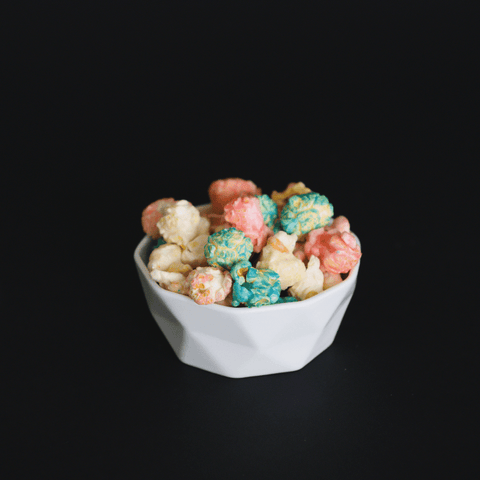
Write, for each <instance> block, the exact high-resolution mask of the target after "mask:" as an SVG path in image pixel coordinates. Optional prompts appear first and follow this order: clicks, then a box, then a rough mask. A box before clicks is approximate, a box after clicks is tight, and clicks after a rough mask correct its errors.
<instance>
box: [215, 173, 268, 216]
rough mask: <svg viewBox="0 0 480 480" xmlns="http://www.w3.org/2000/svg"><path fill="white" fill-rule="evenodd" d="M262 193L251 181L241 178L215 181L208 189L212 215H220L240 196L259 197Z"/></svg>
mask: <svg viewBox="0 0 480 480" xmlns="http://www.w3.org/2000/svg"><path fill="white" fill-rule="evenodd" d="M261 193H262V191H261V190H260V189H259V188H258V187H257V186H256V185H255V184H254V183H253V182H252V181H251V180H243V179H241V178H226V179H225V180H216V181H215V182H212V183H211V184H210V187H209V188H208V196H209V197H210V202H211V204H212V211H213V213H222V212H223V208H224V207H225V205H226V204H227V203H229V202H231V201H232V200H234V199H235V198H238V197H240V196H242V195H260V194H261Z"/></svg>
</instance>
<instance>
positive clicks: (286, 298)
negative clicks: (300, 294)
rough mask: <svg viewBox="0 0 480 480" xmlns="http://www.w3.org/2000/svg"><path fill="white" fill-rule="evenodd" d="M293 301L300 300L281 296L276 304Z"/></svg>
mask: <svg viewBox="0 0 480 480" xmlns="http://www.w3.org/2000/svg"><path fill="white" fill-rule="evenodd" d="M292 302H298V300H297V299H296V298H295V297H280V298H279V299H278V301H277V303H276V305H278V304H279V303H292Z"/></svg>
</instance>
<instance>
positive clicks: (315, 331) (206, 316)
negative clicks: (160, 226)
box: [134, 236, 360, 378]
mask: <svg viewBox="0 0 480 480" xmlns="http://www.w3.org/2000/svg"><path fill="white" fill-rule="evenodd" d="M355 238H356V240H357V242H358V243H359V244H360V242H359V240H358V238H357V237H355ZM155 244H156V241H154V240H151V239H150V237H148V236H145V237H144V238H143V240H142V241H141V242H140V243H139V245H138V246H137V248H136V249H135V253H134V259H135V264H136V267H137V270H138V274H139V276H140V281H141V284H142V287H143V291H144V293H145V297H146V300H147V304H148V307H149V309H150V312H151V314H152V316H153V318H154V319H155V321H156V322H157V323H158V326H159V327H160V329H161V330H162V332H163V334H164V335H165V337H166V338H167V340H168V342H169V343H170V345H171V347H172V348H173V350H174V352H175V354H176V355H177V357H178V358H179V359H180V360H181V361H182V362H184V363H186V364H187V365H191V366H194V367H197V368H201V369H203V370H207V371H209V372H212V373H216V374H219V375H224V376H226V377H231V378H243V377H252V376H257V375H269V374H274V373H284V372H292V371H295V370H300V369H301V368H303V367H304V366H305V365H307V364H308V363H309V362H310V361H312V360H313V359H314V358H315V357H317V356H318V355H319V354H320V353H322V352H323V351H324V350H325V349H326V348H328V347H329V346H330V345H331V344H332V342H333V340H334V338H335V335H336V333H337V331H338V328H339V327H340V323H341V321H342V318H343V316H344V314H345V311H346V309H347V307H348V304H349V303H350V300H351V298H352V295H353V292H354V290H355V285H356V281H357V275H358V270H359V267H360V262H358V263H357V265H356V266H355V267H354V268H353V269H352V270H351V271H350V273H349V275H348V277H347V278H346V279H345V280H344V281H343V282H342V283H340V284H338V285H336V286H334V287H331V288H329V289H328V290H325V291H323V292H321V293H320V294H318V295H315V296H314V297H311V298H309V299H308V300H303V301H299V302H293V303H284V304H280V305H268V306H263V307H252V308H247V307H240V308H234V307H227V306H223V305H214V304H213V305H198V304H196V303H195V302H194V301H193V300H192V299H191V298H190V297H187V296H184V295H180V294H178V293H173V292H170V291H168V290H165V289H163V288H162V287H160V286H159V285H158V284H157V283H156V282H155V281H154V280H153V279H152V278H151V277H150V274H149V272H148V269H147V266H146V265H147V263H148V257H149V255H150V252H151V251H152V249H153V248H154V245H155Z"/></svg>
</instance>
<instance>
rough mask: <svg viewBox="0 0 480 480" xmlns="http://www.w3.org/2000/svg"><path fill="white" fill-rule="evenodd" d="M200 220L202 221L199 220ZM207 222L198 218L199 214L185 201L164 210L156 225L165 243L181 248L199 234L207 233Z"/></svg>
mask: <svg viewBox="0 0 480 480" xmlns="http://www.w3.org/2000/svg"><path fill="white" fill-rule="evenodd" d="M201 218H202V220H201ZM207 225H208V226H209V222H208V219H206V218H205V217H200V212H199V211H198V210H197V209H196V208H195V207H194V206H193V205H192V204H191V203H190V202H188V201H187V200H179V201H178V202H176V203H175V204H174V205H172V206H169V207H167V208H166V213H165V215H164V216H163V217H162V218H160V220H159V221H158V223H157V226H158V230H159V232H160V235H162V237H163V238H164V239H165V240H166V241H167V243H176V244H177V245H180V246H182V247H185V245H186V244H187V243H188V242H189V241H190V240H193V239H194V238H195V237H196V236H197V235H199V234H200V233H206V232H205V229H206V231H207V232H208V226H207Z"/></svg>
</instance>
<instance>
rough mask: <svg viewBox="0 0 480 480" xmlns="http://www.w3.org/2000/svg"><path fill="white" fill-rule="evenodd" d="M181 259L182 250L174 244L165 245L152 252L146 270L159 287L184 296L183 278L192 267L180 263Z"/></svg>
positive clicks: (184, 285)
mask: <svg viewBox="0 0 480 480" xmlns="http://www.w3.org/2000/svg"><path fill="white" fill-rule="evenodd" d="M181 258H182V248H181V247H179V246H178V245H175V244H174V243H166V244H164V245H160V247H158V248H156V249H155V250H153V251H152V253H151V254H150V257H149V261H148V265H147V268H148V271H149V272H150V276H151V277H152V278H153V279H154V280H155V281H156V282H157V283H158V284H159V285H160V286H161V287H163V288H165V289H167V290H170V291H172V292H177V293H183V294H186V284H185V277H186V275H187V274H188V273H189V272H190V271H191V270H192V267H191V266H190V265H185V264H184V263H182V259H181Z"/></svg>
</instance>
